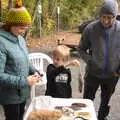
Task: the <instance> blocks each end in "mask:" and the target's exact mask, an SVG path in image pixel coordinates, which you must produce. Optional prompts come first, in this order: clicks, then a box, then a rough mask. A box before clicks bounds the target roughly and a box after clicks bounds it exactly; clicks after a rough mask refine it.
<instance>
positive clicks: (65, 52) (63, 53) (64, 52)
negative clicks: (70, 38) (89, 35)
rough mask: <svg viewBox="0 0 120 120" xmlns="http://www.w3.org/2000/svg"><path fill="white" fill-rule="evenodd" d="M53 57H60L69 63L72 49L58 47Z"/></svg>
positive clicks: (63, 46)
mask: <svg viewBox="0 0 120 120" xmlns="http://www.w3.org/2000/svg"><path fill="white" fill-rule="evenodd" d="M53 56H60V57H61V58H62V59H63V60H65V61H67V60H68V59H69V57H70V49H69V48H68V47H67V46H65V45H58V46H57V47H56V48H55V49H54V50H53Z"/></svg>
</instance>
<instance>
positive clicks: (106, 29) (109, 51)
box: [78, 0, 120, 120]
mask: <svg viewBox="0 0 120 120" xmlns="http://www.w3.org/2000/svg"><path fill="white" fill-rule="evenodd" d="M117 14H118V6H117V4H116V2H115V1H114V0H107V1H105V2H104V3H103V6H102V7H101V9H100V18H99V19H98V20H96V21H94V22H92V23H90V24H89V25H88V26H87V27H86V28H85V30H84V32H83V34H82V38H81V40H80V44H79V47H78V52H79V55H80V58H82V59H83V60H84V61H85V62H86V64H87V67H86V74H85V77H84V79H85V82H84V95H83V97H84V98H87V99H91V100H94V98H95V93H96V91H97V89H98V87H99V86H100V88H101V103H100V107H99V111H98V120H106V117H107V115H108V114H109V109H110V106H109V101H110V98H111V96H112V94H113V93H114V91H115V87H116V84H117V82H118V79H119V75H118V74H119V73H120V22H119V21H117V20H116V15H117ZM89 50H90V51H91V52H90V54H89V52H88V51H89Z"/></svg>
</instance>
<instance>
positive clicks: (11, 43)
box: [0, 4, 41, 120]
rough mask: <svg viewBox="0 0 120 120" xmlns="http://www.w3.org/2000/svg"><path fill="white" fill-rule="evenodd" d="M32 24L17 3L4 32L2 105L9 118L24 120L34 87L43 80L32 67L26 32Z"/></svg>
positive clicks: (0, 40) (0, 48)
mask: <svg viewBox="0 0 120 120" xmlns="http://www.w3.org/2000/svg"><path fill="white" fill-rule="evenodd" d="M30 23H31V17H30V15H29V13H28V11H27V10H26V9H25V8H24V7H22V6H21V4H17V8H11V9H10V10H9V12H8V14H7V17H6V21H5V25H4V26H3V29H1V31H0V104H1V105H2V106H3V109H4V112H5V117H6V120H22V118H23V114H24V107H25V103H26V100H27V99H28V97H29V92H30V86H31V85H34V84H35V83H36V82H38V80H41V77H40V76H39V74H37V72H36V70H35V69H34V68H33V67H32V66H30V64H29V60H28V52H27V48H26V43H25V40H24V38H23V37H22V36H21V35H20V34H23V33H24V32H25V31H26V29H27V28H28V26H29V25H30Z"/></svg>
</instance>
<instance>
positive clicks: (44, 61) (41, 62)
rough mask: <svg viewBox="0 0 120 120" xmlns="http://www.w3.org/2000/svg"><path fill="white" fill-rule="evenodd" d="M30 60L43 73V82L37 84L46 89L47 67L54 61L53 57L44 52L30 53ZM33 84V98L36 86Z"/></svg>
mask: <svg viewBox="0 0 120 120" xmlns="http://www.w3.org/2000/svg"><path fill="white" fill-rule="evenodd" d="M29 60H30V62H31V64H32V65H33V66H34V67H35V68H36V69H37V70H38V71H39V72H40V73H41V74H43V79H42V82H39V83H38V84H36V85H40V86H41V85H42V86H44V87H45V89H46V83H47V78H46V68H47V65H48V64H50V63H53V61H52V59H51V58H50V57H49V56H48V55H46V54H44V53H40V52H38V53H29ZM36 85H34V86H32V88H31V99H33V98H34V97H35V86H36Z"/></svg>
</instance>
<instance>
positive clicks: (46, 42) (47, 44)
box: [27, 32, 80, 52]
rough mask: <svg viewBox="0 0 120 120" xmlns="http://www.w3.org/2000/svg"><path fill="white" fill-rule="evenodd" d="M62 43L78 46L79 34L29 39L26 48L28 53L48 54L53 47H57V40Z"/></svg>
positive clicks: (67, 33)
mask: <svg viewBox="0 0 120 120" xmlns="http://www.w3.org/2000/svg"><path fill="white" fill-rule="evenodd" d="M63 39H64V41H63V43H72V44H76V45H78V44H79V40H80V34H79V33H72V32H59V33H56V34H55V35H50V36H47V37H41V38H29V39H28V41H27V43H28V48H29V50H30V51H43V52H48V51H49V52H50V51H51V50H52V49H53V48H54V47H55V46H57V45H58V40H63Z"/></svg>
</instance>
